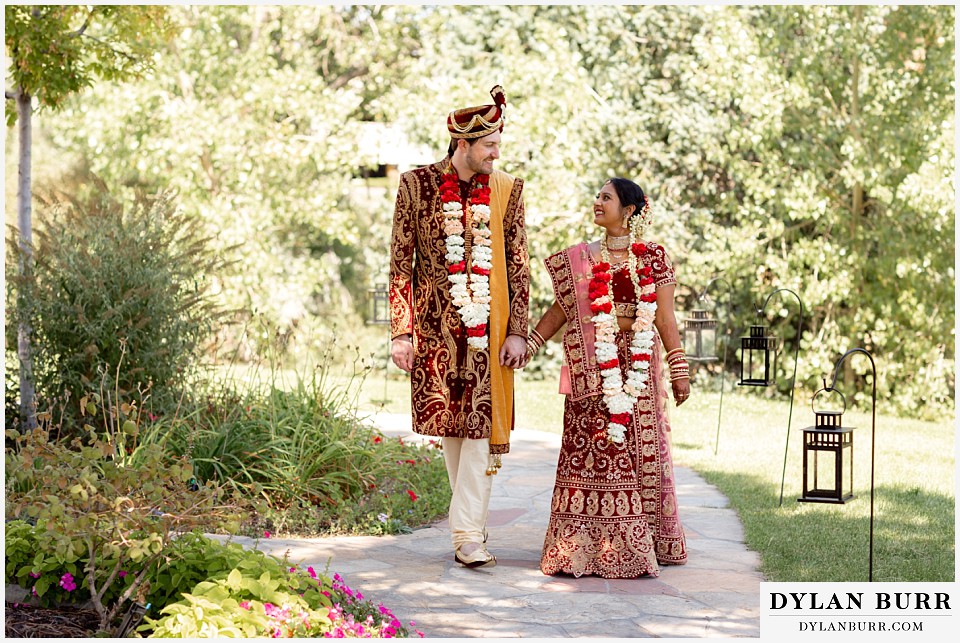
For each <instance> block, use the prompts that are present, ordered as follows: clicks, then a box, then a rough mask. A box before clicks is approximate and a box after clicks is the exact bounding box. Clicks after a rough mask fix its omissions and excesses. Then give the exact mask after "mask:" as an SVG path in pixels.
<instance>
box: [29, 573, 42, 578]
mask: <svg viewBox="0 0 960 643" xmlns="http://www.w3.org/2000/svg"><path fill="white" fill-rule="evenodd" d="M30 578H40V574H38V573H36V572H30Z"/></svg>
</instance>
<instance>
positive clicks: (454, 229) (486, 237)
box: [440, 171, 493, 350]
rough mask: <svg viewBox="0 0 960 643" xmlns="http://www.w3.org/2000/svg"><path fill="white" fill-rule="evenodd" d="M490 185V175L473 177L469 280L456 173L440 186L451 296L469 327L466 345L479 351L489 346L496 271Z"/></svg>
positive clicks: (450, 174) (446, 175) (449, 173)
mask: <svg viewBox="0 0 960 643" xmlns="http://www.w3.org/2000/svg"><path fill="white" fill-rule="evenodd" d="M489 181H490V175H489V174H477V175H475V176H474V177H473V186H472V188H471V190H470V202H469V203H470V219H469V221H470V233H471V241H472V249H471V262H470V273H469V276H468V275H467V262H466V257H465V253H466V250H465V248H464V244H465V241H464V238H463V233H464V227H463V204H462V202H461V201H460V185H459V183H458V178H457V173H456V172H455V171H448V172H446V173H444V174H443V176H442V179H441V182H440V201H441V203H442V206H443V216H444V221H443V231H444V234H446V235H447V239H446V248H447V254H446V258H447V264H448V265H447V271H448V272H449V273H450V276H449V279H450V283H452V284H453V287H451V288H450V295H451V297H452V298H453V305H454V306H456V307H457V309H458V312H459V313H460V318H461V319H462V320H463V323H464V325H465V326H466V327H467V345H468V346H469V347H470V348H474V349H478V350H482V349H485V348H487V346H488V345H489V342H488V338H487V321H488V320H489V319H490V269H491V268H493V248H492V245H493V243H492V241H491V240H490V236H491V234H492V233H491V232H490V228H489V226H488V225H487V224H488V223H489V222H490V186H489Z"/></svg>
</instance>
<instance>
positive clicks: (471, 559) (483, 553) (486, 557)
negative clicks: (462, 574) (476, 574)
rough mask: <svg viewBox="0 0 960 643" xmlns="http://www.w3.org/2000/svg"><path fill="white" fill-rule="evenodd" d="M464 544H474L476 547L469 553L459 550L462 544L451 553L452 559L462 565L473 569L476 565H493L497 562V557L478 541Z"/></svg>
mask: <svg viewBox="0 0 960 643" xmlns="http://www.w3.org/2000/svg"><path fill="white" fill-rule="evenodd" d="M465 544H476V545H478V547H477V548H476V549H474V550H473V551H471V552H470V553H464V552H462V551H461V549H463V545H461V546H460V547H457V551H456V553H455V554H454V555H453V559H454V560H456V561H457V562H458V563H460V564H461V565H463V566H464V567H468V568H470V569H474V568H477V567H495V566H496V564H497V557H496V556H494V555H493V554H491V553H490V552H488V551H487V548H486V547H485V546H483V545H481V544H479V543H465Z"/></svg>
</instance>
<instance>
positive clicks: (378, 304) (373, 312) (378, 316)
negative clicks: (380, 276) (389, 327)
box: [367, 283, 390, 324]
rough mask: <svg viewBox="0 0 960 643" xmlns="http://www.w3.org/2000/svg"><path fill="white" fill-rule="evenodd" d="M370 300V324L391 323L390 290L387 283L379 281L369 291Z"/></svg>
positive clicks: (368, 320)
mask: <svg viewBox="0 0 960 643" xmlns="http://www.w3.org/2000/svg"><path fill="white" fill-rule="evenodd" d="M367 297H368V299H369V300H370V310H369V315H368V317H367V323H368V324H389V323H390V290H389V289H388V288H387V284H385V283H379V284H377V285H376V287H375V288H371V289H370V290H368V291H367Z"/></svg>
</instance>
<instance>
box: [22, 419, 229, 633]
mask: <svg viewBox="0 0 960 643" xmlns="http://www.w3.org/2000/svg"><path fill="white" fill-rule="evenodd" d="M84 402H87V401H86V400H81V408H83V409H84V412H85V413H90V414H94V412H95V411H96V410H97V407H96V405H94V404H93V403H92V402H88V403H86V404H85V403H84ZM87 404H89V406H88V405H87ZM99 417H101V418H110V421H109V422H107V424H106V426H105V427H101V428H102V430H98V429H96V428H94V427H93V426H92V425H91V424H86V425H85V426H84V431H85V432H86V436H85V439H80V438H74V439H73V440H71V441H70V442H69V444H68V443H67V441H66V440H60V441H56V440H51V439H50V423H51V417H50V413H40V414H38V421H39V422H40V426H39V427H38V428H37V429H35V430H33V431H29V432H26V433H24V434H17V433H16V432H15V431H10V432H8V433H7V437H8V439H11V440H13V441H14V446H13V447H12V448H8V449H7V451H6V454H5V465H6V501H7V502H6V514H7V518H8V519H11V518H12V519H17V518H19V519H23V520H30V521H33V522H35V524H36V530H35V531H34V532H33V534H32V535H31V536H29V537H27V536H26V535H25V534H24V533H23V531H22V529H21V530H13V534H14V535H15V536H17V537H18V538H19V540H17V541H15V542H14V543H13V544H14V545H16V546H15V547H14V549H13V551H19V552H21V553H20V554H16V555H12V556H7V562H6V565H5V575H6V577H7V578H8V579H11V578H16V579H17V582H18V583H19V584H21V585H23V586H24V587H26V586H29V585H30V583H29V582H28V581H27V580H26V579H27V578H28V577H31V575H33V576H34V577H37V576H39V577H38V578H37V580H36V582H35V583H33V584H32V589H33V591H34V593H35V595H37V596H38V598H40V599H41V600H43V599H45V598H47V592H48V591H49V590H50V589H51V588H54V592H55V595H54V596H53V597H54V598H61V596H60V592H59V590H57V589H56V587H57V586H59V587H61V588H62V589H64V590H65V591H66V592H67V593H68V595H69V596H77V595H76V594H73V593H72V592H73V591H74V590H75V589H81V590H85V593H88V594H89V597H90V599H91V601H92V602H93V606H94V608H95V609H96V611H97V613H98V614H99V616H100V629H101V630H104V631H106V630H108V629H109V628H110V627H111V626H112V624H113V623H114V622H115V620H116V619H117V617H118V616H119V614H120V610H121V609H122V607H123V606H124V603H125V601H127V600H128V599H131V598H132V597H134V596H136V595H137V592H138V591H139V590H140V589H141V588H142V587H144V582H145V580H146V576H147V574H148V573H149V571H150V570H151V568H152V567H153V566H154V565H155V564H157V563H158V562H159V560H160V559H161V558H162V557H163V556H164V551H165V549H166V548H167V545H168V544H169V543H170V541H171V539H172V538H173V537H174V535H175V534H176V533H178V532H182V531H184V530H189V529H192V528H194V527H198V526H207V527H212V526H213V525H215V524H216V523H219V522H221V521H223V520H224V519H225V518H228V517H231V516H236V515H238V512H239V506H238V505H233V504H230V503H225V498H224V497H223V493H222V491H221V490H220V489H219V488H218V487H217V485H216V484H215V483H213V482H210V483H207V484H205V485H199V484H196V483H195V482H194V476H193V471H192V467H191V465H190V463H189V462H187V461H183V460H181V459H178V458H171V457H169V456H168V455H167V454H166V453H165V452H164V451H163V449H162V448H161V447H160V446H159V445H157V444H148V445H144V446H142V448H139V449H136V463H134V461H133V460H134V458H133V457H132V455H131V454H132V453H133V452H134V449H133V448H132V447H129V446H128V445H129V444H130V443H131V442H132V441H134V440H136V437H137V435H138V433H139V426H138V418H139V412H138V410H137V408H136V407H135V405H132V404H129V403H126V402H124V403H119V404H117V405H116V406H114V405H111V406H109V407H107V408H104V409H103V412H102V413H100V414H99ZM91 421H93V420H92V419H91ZM128 449H129V450H128ZM8 545H9V544H8ZM24 551H26V552H27V554H23V552H24ZM31 555H32V557H30V556H31ZM25 556H26V557H25ZM133 568H136V569H137V571H136V573H135V574H133V575H132V576H131V577H130V578H129V579H126V576H128V575H129V570H131V569H133ZM51 573H52V574H53V576H51ZM64 574H69V579H66V577H65V576H64ZM56 575H59V582H58V583H55V578H54V576H56ZM69 596H68V598H69Z"/></svg>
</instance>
